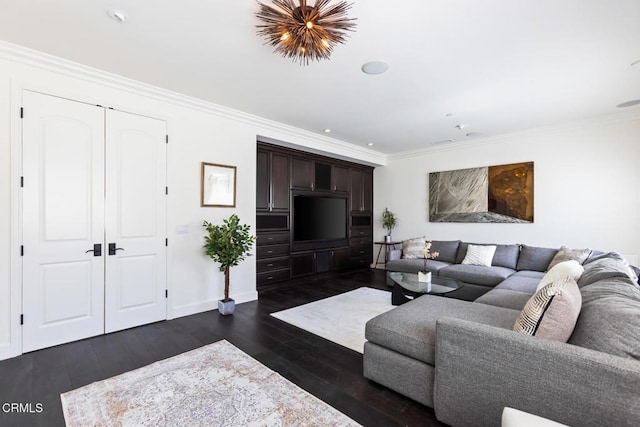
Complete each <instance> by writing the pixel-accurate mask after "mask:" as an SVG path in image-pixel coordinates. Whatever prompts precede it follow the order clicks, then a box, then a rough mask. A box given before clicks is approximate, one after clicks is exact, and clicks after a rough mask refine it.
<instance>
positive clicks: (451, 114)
mask: <svg viewBox="0 0 640 427" xmlns="http://www.w3.org/2000/svg"><path fill="white" fill-rule="evenodd" d="M445 115H446V116H447V117H451V116H453V113H447V114H445Z"/></svg>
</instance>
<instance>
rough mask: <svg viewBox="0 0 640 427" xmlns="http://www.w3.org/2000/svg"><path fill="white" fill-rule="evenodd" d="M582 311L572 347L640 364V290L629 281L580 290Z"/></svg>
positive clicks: (607, 282)
mask: <svg viewBox="0 0 640 427" xmlns="http://www.w3.org/2000/svg"><path fill="white" fill-rule="evenodd" d="M580 292H581V293H582V311H581V312H580V317H579V318H578V322H577V324H576V328H575V330H574V332H573V335H572V336H571V338H570V339H569V343H570V344H574V345H578V346H580V347H586V348H590V349H592V350H597V351H602V352H604V353H609V354H613V355H616V356H621V357H626V358H630V359H636V360H639V361H640V290H639V289H638V287H637V286H636V285H635V284H634V283H633V282H632V281H631V279H629V278H628V277H614V278H610V279H605V280H601V281H599V282H596V283H594V284H591V285H588V286H584V287H582V288H580Z"/></svg>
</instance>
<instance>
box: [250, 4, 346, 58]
mask: <svg viewBox="0 0 640 427" xmlns="http://www.w3.org/2000/svg"><path fill="white" fill-rule="evenodd" d="M272 2H273V4H274V5H275V6H276V7H272V6H268V5H265V4H262V3H260V2H258V4H259V5H260V10H259V11H258V12H257V13H256V16H257V17H258V19H260V21H261V22H262V23H261V24H260V25H258V26H257V27H258V34H259V35H261V36H264V37H265V39H266V40H267V41H266V43H265V44H267V43H268V44H270V45H271V46H275V52H278V53H280V54H281V55H282V56H284V57H285V58H291V59H293V60H294V61H299V62H300V65H309V61H320V60H321V59H329V56H330V55H331V52H332V51H333V48H334V47H335V46H336V44H338V43H344V42H345V41H346V37H347V34H346V33H345V31H354V30H355V27H356V24H355V22H354V21H355V20H356V19H355V18H349V17H348V16H347V11H348V10H349V9H350V8H351V4H348V3H347V2H346V1H341V2H340V3H338V4H336V5H333V6H332V5H330V4H329V3H330V2H331V0H317V1H316V2H315V5H309V6H308V5H307V2H306V0H299V1H298V2H299V5H297V4H296V3H297V2H295V1H294V0H272Z"/></svg>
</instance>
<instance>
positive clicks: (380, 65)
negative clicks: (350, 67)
mask: <svg viewBox="0 0 640 427" xmlns="http://www.w3.org/2000/svg"><path fill="white" fill-rule="evenodd" d="M361 69H362V72H363V73H365V74H382V73H384V72H386V71H387V70H388V69H389V63H388V62H384V61H370V62H367V63H366V64H364V65H363V66H362V68H361Z"/></svg>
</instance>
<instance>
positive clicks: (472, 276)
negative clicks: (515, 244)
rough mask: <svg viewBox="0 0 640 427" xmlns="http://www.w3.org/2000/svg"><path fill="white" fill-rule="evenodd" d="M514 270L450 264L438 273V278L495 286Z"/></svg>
mask: <svg viewBox="0 0 640 427" xmlns="http://www.w3.org/2000/svg"><path fill="white" fill-rule="evenodd" d="M513 273H515V270H512V269H510V268H506V267H495V266H494V267H481V266H479V265H466V264H465V265H463V264H452V265H450V266H448V267H445V268H443V269H441V270H440V271H438V275H439V276H443V277H450V278H452V279H455V280H460V281H461V282H466V283H473V284H476V285H483V286H495V285H497V284H498V283H500V282H502V281H503V280H504V279H506V278H507V277H509V276H511V275H512V274H513Z"/></svg>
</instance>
